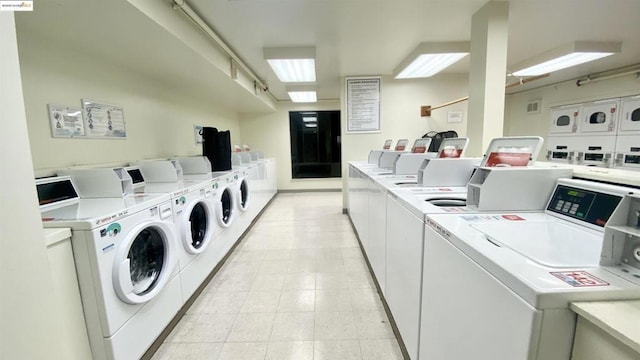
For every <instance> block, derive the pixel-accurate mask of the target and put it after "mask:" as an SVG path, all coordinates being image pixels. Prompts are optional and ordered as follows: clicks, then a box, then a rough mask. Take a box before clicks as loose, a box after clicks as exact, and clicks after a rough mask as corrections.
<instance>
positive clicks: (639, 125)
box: [619, 95, 640, 135]
mask: <svg viewBox="0 0 640 360" xmlns="http://www.w3.org/2000/svg"><path fill="white" fill-rule="evenodd" d="M620 117H621V119H620V130H619V134H620V135H624V134H626V133H628V132H631V131H635V132H640V95H638V96H632V97H628V98H625V99H624V100H623V102H622V113H621V115H620Z"/></svg>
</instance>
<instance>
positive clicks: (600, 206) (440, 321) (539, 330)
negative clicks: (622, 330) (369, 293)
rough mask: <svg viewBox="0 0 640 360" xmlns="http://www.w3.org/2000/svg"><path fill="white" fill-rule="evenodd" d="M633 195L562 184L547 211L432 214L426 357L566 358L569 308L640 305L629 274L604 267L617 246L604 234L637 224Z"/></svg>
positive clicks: (571, 323)
mask: <svg viewBox="0 0 640 360" xmlns="http://www.w3.org/2000/svg"><path fill="white" fill-rule="evenodd" d="M635 191H636V189H632V188H626V187H619V186H613V185H607V184H601V183H594V182H587V181H580V180H573V179H560V180H558V182H557V185H556V186H555V188H554V190H553V192H552V195H551V196H549V197H548V201H547V204H546V207H545V210H544V211H539V212H500V213H492V214H489V213H484V214H431V215H428V220H427V224H426V226H425V239H424V242H425V244H424V249H425V251H424V262H423V286H422V314H421V328H420V358H422V359H467V358H473V359H479V360H484V359H486V360H489V359H491V360H493V359H530V360H534V359H540V360H542V359H544V360H560V359H562V360H566V359H569V358H570V356H571V347H572V342H573V332H574V328H575V314H573V313H572V312H571V311H570V310H569V304H570V302H572V301H595V300H621V299H638V298H640V283H638V282H636V283H634V282H633V281H632V279H633V277H632V276H631V275H632V274H628V277H627V278H626V279H625V278H623V277H622V276H618V275H614V273H613V272H611V271H608V270H606V269H605V268H604V267H601V266H599V262H600V261H601V252H606V251H607V250H610V249H614V247H613V246H612V245H613V244H609V246H603V227H604V226H605V224H607V222H608V221H609V220H610V219H612V218H613V217H614V216H616V215H615V214H617V218H623V219H624V221H625V223H626V222H627V220H628V219H630V218H631V217H632V215H633V214H631V213H629V214H628V213H627V212H628V210H629V206H627V208H626V209H624V208H623V207H621V204H622V203H623V199H625V198H626V197H628V196H630V195H628V194H629V193H633V192H635ZM637 207H638V208H640V202H638V203H637ZM622 212H624V213H622ZM634 225H635V223H634ZM636 232H637V230H636ZM621 237H622V238H623V239H622V240H623V241H624V240H625V239H627V235H624V236H621ZM636 239H637V236H636ZM623 248H624V247H623ZM621 250H622V249H621ZM620 252H622V251H620ZM638 271H640V269H637V268H636V272H638ZM628 272H629V270H627V273H628ZM620 274H623V272H622V271H621V272H620ZM636 280H637V279H636ZM460 342H464V344H465V346H459V344H460Z"/></svg>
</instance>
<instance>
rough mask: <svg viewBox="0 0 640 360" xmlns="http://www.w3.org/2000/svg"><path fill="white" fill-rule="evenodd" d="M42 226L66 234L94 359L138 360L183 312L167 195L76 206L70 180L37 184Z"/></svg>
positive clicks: (92, 201) (101, 200) (79, 201)
mask: <svg viewBox="0 0 640 360" xmlns="http://www.w3.org/2000/svg"><path fill="white" fill-rule="evenodd" d="M36 186H37V190H38V197H39V200H40V205H41V214H42V220H43V226H44V227H46V228H57V227H68V228H71V231H72V238H71V244H72V248H73V255H74V260H75V264H76V271H77V276H78V283H79V286H80V295H81V299H82V306H83V311H84V316H85V322H86V325H87V332H88V335H89V340H90V344H91V351H92V355H93V358H94V359H136V358H139V357H141V356H142V355H143V354H144V353H145V351H146V350H147V349H148V348H149V346H151V344H152V343H153V342H154V341H155V339H156V338H157V337H158V336H159V335H160V333H161V332H162V331H163V329H164V328H165V327H166V326H167V325H168V324H169V322H170V321H171V319H172V318H173V317H174V315H175V314H176V313H177V312H178V310H179V309H180V307H181V306H182V295H181V292H180V278H179V277H178V276H176V275H177V272H178V271H177V269H178V267H177V256H176V251H175V250H176V237H177V232H176V229H175V226H174V224H173V219H172V216H171V203H170V199H169V196H168V195H162V194H135V195H124V196H122V197H117V198H90V199H80V198H79V197H78V191H77V190H76V188H75V186H74V184H73V182H72V181H71V178H70V177H56V178H47V179H43V180H38V181H36Z"/></svg>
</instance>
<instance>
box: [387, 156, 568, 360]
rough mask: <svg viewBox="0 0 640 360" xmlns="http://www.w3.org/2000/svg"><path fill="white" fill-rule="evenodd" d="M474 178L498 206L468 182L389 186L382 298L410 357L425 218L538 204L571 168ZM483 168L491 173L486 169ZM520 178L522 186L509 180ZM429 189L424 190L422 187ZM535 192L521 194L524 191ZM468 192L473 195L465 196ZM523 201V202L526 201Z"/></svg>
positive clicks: (414, 349)
mask: <svg viewBox="0 0 640 360" xmlns="http://www.w3.org/2000/svg"><path fill="white" fill-rule="evenodd" d="M478 171H479V173H478V172H476V174H477V175H476V174H474V177H473V178H472V181H473V182H474V186H475V182H476V181H478V180H477V179H474V178H476V177H481V178H482V180H483V183H482V184H480V187H481V190H482V191H481V192H483V195H487V193H491V194H493V196H494V197H502V200H501V201H500V204H499V206H496V204H494V203H493V202H491V201H487V199H486V198H487V197H488V196H482V197H478V199H476V197H475V196H474V193H475V191H474V190H472V189H470V188H469V187H471V186H472V183H471V182H470V184H469V185H468V187H453V188H451V187H437V188H422V189H420V190H422V191H421V192H416V191H414V190H418V189H398V188H396V189H391V190H390V191H389V197H388V200H387V206H386V214H385V216H386V221H387V222H386V254H385V255H386V256H385V261H386V269H385V271H386V290H385V294H384V295H385V299H386V301H387V304H388V305H389V308H390V310H391V313H392V314H393V318H394V320H395V321H396V325H397V327H398V330H399V331H400V334H401V336H402V339H403V341H404V344H405V346H406V348H407V351H408V352H409V356H410V358H411V359H417V358H418V352H419V338H420V331H421V330H420V312H421V297H422V279H423V277H424V275H423V273H422V267H423V262H424V260H423V259H424V254H425V253H426V252H428V251H430V250H429V249H428V248H427V247H426V245H425V242H424V236H425V230H424V229H425V224H426V221H427V216H429V215H430V214H448V213H465V214H475V213H481V212H485V211H495V207H498V208H503V209H514V208H520V207H521V206H522V207H523V208H527V209H529V208H532V209H542V208H543V206H544V200H543V201H536V198H540V197H541V195H540V194H543V195H542V197H543V198H546V196H548V193H549V192H550V191H551V189H552V188H553V184H554V183H555V180H556V179H557V178H559V177H565V176H571V170H569V169H542V168H532V167H514V168H495V169H490V168H480V169H479V170H478ZM483 171H489V172H491V174H489V175H485V174H483ZM521 179H522V180H523V181H522V182H521V186H520V187H516V186H510V185H509V184H512V183H513V182H515V181H518V180H521ZM427 189H428V190H430V191H425V190H427ZM523 192H524V193H527V194H537V196H535V195H534V196H528V197H527V196H523V195H521V194H522V193H523ZM469 198H471V199H472V200H471V201H468V200H467V199H469ZM524 203H526V205H525V204H524Z"/></svg>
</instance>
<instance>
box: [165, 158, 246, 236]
mask: <svg viewBox="0 0 640 360" xmlns="http://www.w3.org/2000/svg"><path fill="white" fill-rule="evenodd" d="M175 161H177V162H178V163H179V164H180V166H181V168H182V173H183V177H184V180H211V181H212V187H213V188H214V189H216V196H215V204H216V216H217V219H218V224H219V225H220V227H221V228H223V229H227V228H229V227H230V226H231V224H232V223H233V221H234V220H235V218H236V215H237V210H236V208H237V205H236V201H237V197H236V189H235V183H236V181H235V180H237V174H234V172H233V171H216V172H213V171H211V163H210V162H209V160H208V159H207V158H206V157H204V156H192V157H183V158H177V159H175ZM234 177H235V178H234Z"/></svg>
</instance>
